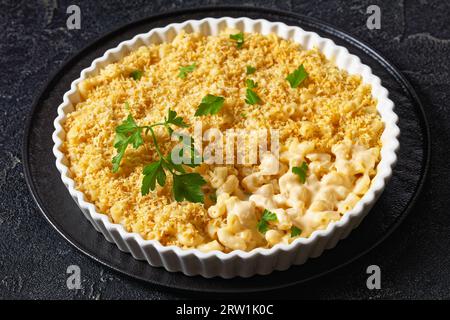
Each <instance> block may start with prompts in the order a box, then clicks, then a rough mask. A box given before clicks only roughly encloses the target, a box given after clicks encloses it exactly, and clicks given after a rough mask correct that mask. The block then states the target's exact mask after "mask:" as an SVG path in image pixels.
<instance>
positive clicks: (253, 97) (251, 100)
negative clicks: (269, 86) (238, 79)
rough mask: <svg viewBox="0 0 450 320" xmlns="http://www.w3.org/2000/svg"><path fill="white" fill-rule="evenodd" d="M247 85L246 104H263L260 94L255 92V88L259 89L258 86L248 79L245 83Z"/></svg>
mask: <svg viewBox="0 0 450 320" xmlns="http://www.w3.org/2000/svg"><path fill="white" fill-rule="evenodd" d="M245 84H246V85H247V90H246V92H245V98H246V99H245V102H246V103H248V104H257V103H261V98H260V97H259V96H258V94H257V93H256V92H255V91H254V90H253V89H254V88H257V87H258V84H257V83H255V81H253V80H252V79H247V80H246V81H245Z"/></svg>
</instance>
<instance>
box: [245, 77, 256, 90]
mask: <svg viewBox="0 0 450 320" xmlns="http://www.w3.org/2000/svg"><path fill="white" fill-rule="evenodd" d="M245 85H246V86H247V89H254V88H257V87H258V84H257V83H256V82H255V81H253V80H252V79H247V80H245Z"/></svg>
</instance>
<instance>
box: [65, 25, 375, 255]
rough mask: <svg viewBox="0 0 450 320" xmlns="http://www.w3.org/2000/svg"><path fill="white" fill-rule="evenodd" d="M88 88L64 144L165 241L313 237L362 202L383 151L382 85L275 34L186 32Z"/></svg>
mask: <svg viewBox="0 0 450 320" xmlns="http://www.w3.org/2000/svg"><path fill="white" fill-rule="evenodd" d="M78 89H79V93H80V96H81V101H80V102H79V103H78V104H76V105H75V106H74V111H73V112H71V113H69V114H68V115H67V119H66V120H65V122H64V130H65V132H66V138H65V141H64V145H63V147H62V150H63V152H64V153H65V155H66V158H67V159H68V167H69V169H70V171H71V175H72V178H73V179H74V181H75V183H76V188H77V189H78V190H80V191H81V192H83V193H84V195H85V197H86V198H87V200H88V201H90V202H92V203H93V204H95V206H96V208H97V209H98V211H99V212H102V213H104V214H107V215H108V216H109V217H110V219H111V220H112V221H113V222H115V223H120V224H122V225H123V226H124V227H125V229H126V230H127V231H129V232H136V233H139V234H140V235H142V237H143V238H144V239H154V240H158V241H160V242H161V243H162V244H163V245H176V246H179V247H181V248H197V249H199V250H202V251H211V250H219V251H223V252H230V251H232V250H244V251H250V250H252V249H254V248H258V247H262V248H270V247H272V246H274V245H276V244H278V243H291V242H292V241H294V240H295V239H297V238H299V237H309V236H310V235H311V234H312V232H314V231H315V230H320V229H324V228H326V227H327V225H328V224H329V223H331V222H333V221H337V220H339V219H340V218H341V217H342V215H343V214H344V213H345V212H347V211H349V210H351V209H352V208H353V207H354V206H355V204H356V203H357V202H358V201H359V200H360V199H361V197H362V196H363V195H364V194H365V193H366V192H367V190H368V188H369V187H370V185H371V181H372V179H373V178H374V176H375V174H376V167H377V164H378V162H379V161H380V150H381V141H380V136H381V134H382V132H383V130H384V125H383V122H382V121H381V118H380V115H379V114H378V112H377V109H376V105H377V101H376V100H375V99H374V98H373V97H372V94H371V87H370V86H369V85H364V84H363V83H362V80H361V77H360V76H355V75H349V74H348V73H347V72H346V71H343V70H340V69H338V68H337V67H336V66H335V65H334V63H333V62H332V61H329V60H327V59H326V58H325V57H324V55H323V54H322V53H320V52H319V51H318V50H316V49H313V50H304V49H302V48H301V47H300V46H299V45H298V44H296V43H295V42H292V41H288V40H282V39H280V38H278V37H277V36H276V35H268V36H263V35H261V34H257V33H250V34H248V33H245V34H244V33H240V32H239V31H236V30H226V31H224V32H222V33H221V34H219V35H218V36H203V35H199V34H195V33H194V34H187V33H180V34H179V35H177V36H176V37H175V39H174V40H173V41H172V42H170V43H162V44H158V45H150V46H142V47H140V48H139V49H137V50H135V51H133V52H131V53H130V54H128V55H127V56H125V57H124V58H122V59H121V60H119V61H118V62H116V63H113V64H109V65H107V66H106V67H105V68H104V69H102V70H101V71H100V72H99V74H98V75H95V76H92V77H90V78H88V79H86V80H84V81H82V82H81V83H80V84H79V86H78ZM198 123H200V124H198ZM199 127H200V129H198V128H199ZM213 129H214V130H215V131H214V130H213ZM196 131H197V132H196ZM198 131H199V132H198ZM262 140H266V142H267V144H266V148H265V149H264V148H263V150H262V151H261V149H258V152H257V153H256V161H247V160H249V159H250V158H252V157H251V156H250V153H251V151H250V150H252V145H254V144H255V141H257V142H258V143H257V144H258V145H259V143H260V142H261V141H262ZM177 147H178V149H177ZM174 150H176V152H174ZM242 154H243V156H241V157H240V155H242ZM177 155H179V157H177ZM176 158H182V159H183V161H182V162H181V163H180V162H179V159H176ZM253 158H255V157H253ZM186 159H188V160H191V161H184V160H186ZM239 159H240V160H241V161H238V160H239Z"/></svg>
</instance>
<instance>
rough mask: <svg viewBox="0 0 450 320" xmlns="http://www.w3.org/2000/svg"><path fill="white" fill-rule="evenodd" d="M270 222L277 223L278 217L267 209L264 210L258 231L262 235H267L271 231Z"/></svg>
mask: <svg viewBox="0 0 450 320" xmlns="http://www.w3.org/2000/svg"><path fill="white" fill-rule="evenodd" d="M269 221H277V215H276V214H275V213H273V212H271V211H269V210H267V209H264V212H263V215H262V217H261V220H259V222H258V225H257V227H258V230H259V232H261V233H266V232H267V230H269Z"/></svg>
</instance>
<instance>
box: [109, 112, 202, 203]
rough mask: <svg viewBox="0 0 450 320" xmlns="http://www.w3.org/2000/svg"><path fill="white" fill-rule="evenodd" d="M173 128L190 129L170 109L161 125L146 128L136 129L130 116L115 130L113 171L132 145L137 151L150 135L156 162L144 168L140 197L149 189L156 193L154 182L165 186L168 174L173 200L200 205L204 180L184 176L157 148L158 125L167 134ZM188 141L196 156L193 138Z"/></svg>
mask: <svg viewBox="0 0 450 320" xmlns="http://www.w3.org/2000/svg"><path fill="white" fill-rule="evenodd" d="M172 125H173V126H176V127H182V128H185V127H188V126H189V125H188V124H187V123H185V122H184V120H183V118H182V117H179V116H177V113H176V112H175V111H173V110H170V109H169V112H168V115H167V117H166V118H165V119H164V122H158V123H155V124H152V125H148V126H138V125H137V123H136V121H135V120H134V119H133V116H132V115H131V114H129V115H128V117H127V119H126V120H124V121H123V122H122V124H120V125H119V126H117V127H116V138H115V141H114V148H116V149H117V154H116V156H114V157H113V160H112V163H113V172H117V171H118V170H119V166H120V163H121V161H122V159H123V156H124V154H125V151H126V149H127V147H128V145H132V146H133V148H135V149H137V148H139V147H140V146H141V145H143V144H144V139H143V138H142V134H143V133H145V134H147V133H149V132H150V135H151V137H152V140H153V145H154V147H155V150H156V153H157V155H158V158H159V159H158V160H156V161H154V162H152V163H150V164H148V165H146V166H145V167H144V170H143V175H144V177H143V179H142V185H141V194H142V195H146V194H148V193H149V192H150V190H152V191H153V190H155V188H156V183H158V184H159V185H160V186H164V185H165V184H166V177H167V172H169V173H170V174H172V177H173V187H172V192H173V196H174V198H175V200H176V201H183V200H187V201H191V202H203V201H204V195H203V191H202V186H203V185H204V184H206V181H205V180H204V179H203V177H202V176H201V175H200V174H198V173H186V170H185V169H184V167H183V165H181V164H176V163H174V162H173V161H172V158H171V154H170V153H169V155H167V156H165V155H163V154H162V152H161V149H160V148H159V145H158V141H157V139H156V135H155V131H154V130H153V128H154V127H157V126H164V127H165V128H166V129H167V131H168V132H169V134H172V133H173V129H172V128H171V126H172ZM183 141H184V140H183ZM189 141H190V148H191V154H193V155H195V152H196V151H195V149H194V146H193V139H192V137H191V139H189ZM186 165H187V166H190V167H195V166H197V164H195V163H191V164H186Z"/></svg>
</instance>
